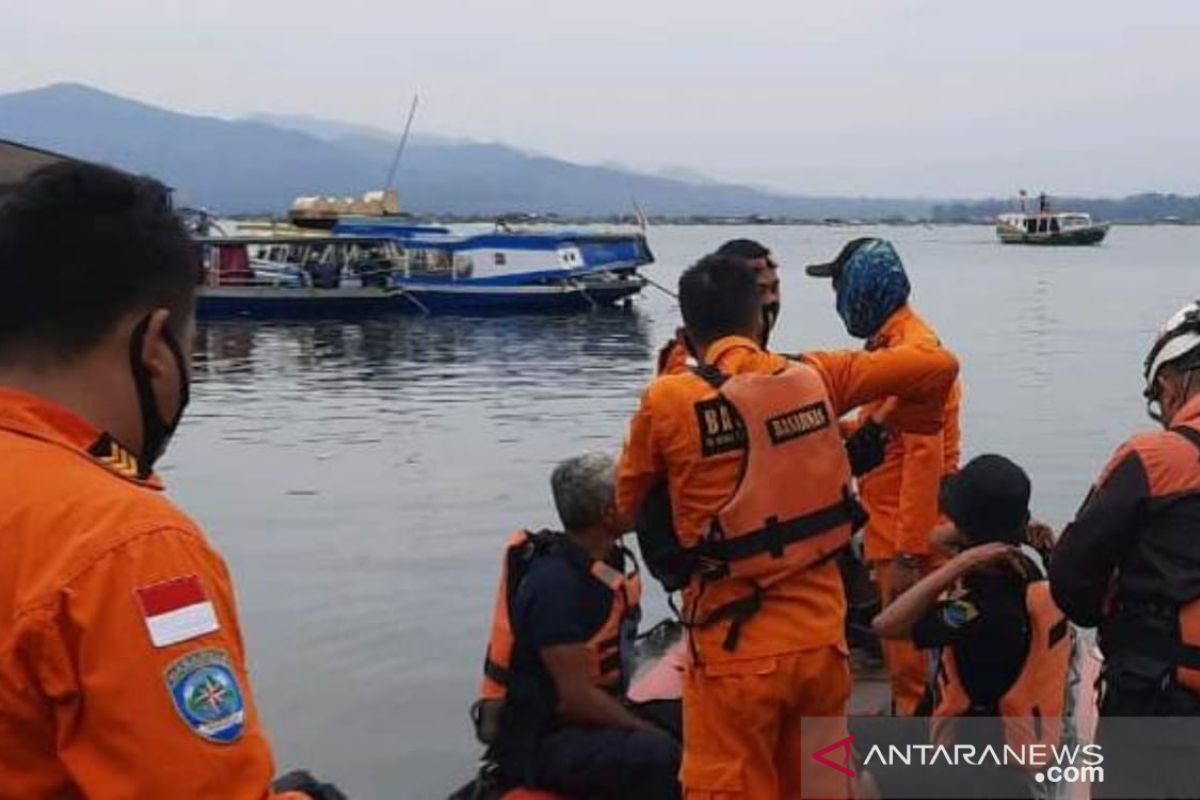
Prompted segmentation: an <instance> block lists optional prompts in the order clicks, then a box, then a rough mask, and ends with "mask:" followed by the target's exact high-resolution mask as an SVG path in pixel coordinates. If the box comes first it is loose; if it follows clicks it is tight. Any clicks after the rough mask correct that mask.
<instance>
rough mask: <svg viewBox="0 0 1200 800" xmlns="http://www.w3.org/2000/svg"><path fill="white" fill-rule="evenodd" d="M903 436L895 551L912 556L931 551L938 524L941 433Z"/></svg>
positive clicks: (907, 434) (941, 472)
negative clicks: (934, 530)
mask: <svg viewBox="0 0 1200 800" xmlns="http://www.w3.org/2000/svg"><path fill="white" fill-rule="evenodd" d="M900 436H901V448H900V449H901V452H903V454H904V455H903V457H902V460H901V462H900V503H899V510H898V514H897V518H896V550H897V551H898V552H901V553H910V554H912V555H928V554H929V553H930V552H932V543H931V542H930V540H929V534H930V532H931V531H932V530H933V528H934V526H935V525H936V524H937V521H938V494H939V490H940V488H941V481H942V474H943V472H944V470H943V468H942V454H943V447H942V437H941V435H940V434H915V433H903V434H901V435H900Z"/></svg>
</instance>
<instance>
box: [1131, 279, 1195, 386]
mask: <svg viewBox="0 0 1200 800" xmlns="http://www.w3.org/2000/svg"><path fill="white" fill-rule="evenodd" d="M1189 354H1193V355H1195V356H1197V358H1195V359H1192V360H1194V361H1195V362H1196V363H1195V364H1194V365H1189V366H1194V367H1196V368H1200V300H1193V301H1192V302H1190V303H1188V304H1187V305H1186V306H1184V307H1183V308H1181V309H1179V311H1177V312H1175V315H1174V316H1172V317H1171V318H1170V319H1169V320H1167V324H1166V325H1164V326H1163V327H1162V330H1160V331H1159V332H1158V337H1157V338H1155V340H1154V345H1153V346H1152V347H1151V348H1150V352H1149V354H1147V356H1146V363H1145V368H1144V372H1143V374H1144V376H1145V378H1146V392H1145V394H1146V398H1147V399H1148V400H1150V401H1151V402H1153V401H1155V400H1157V399H1158V389H1157V387H1156V386H1155V381H1156V379H1157V378H1158V372H1159V370H1160V369H1162V368H1163V367H1164V366H1165V365H1167V364H1170V363H1171V362H1173V361H1178V360H1179V359H1181V358H1183V357H1184V356H1187V355H1189Z"/></svg>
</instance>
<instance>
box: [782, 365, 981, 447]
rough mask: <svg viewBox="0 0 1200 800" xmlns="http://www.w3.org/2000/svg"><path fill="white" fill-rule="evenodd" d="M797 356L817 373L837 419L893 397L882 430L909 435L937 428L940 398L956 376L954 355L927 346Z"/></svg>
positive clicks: (942, 402)
mask: <svg viewBox="0 0 1200 800" xmlns="http://www.w3.org/2000/svg"><path fill="white" fill-rule="evenodd" d="M803 358H804V361H805V362H806V363H808V364H810V365H812V366H813V367H815V368H816V369H817V370H818V371H820V372H821V374H822V376H823V377H824V379H825V385H826V386H827V387H828V389H829V396H830V399H831V400H832V401H833V404H834V408H835V411H836V413H837V415H838V416H841V415H843V414H845V413H846V412H848V411H850V410H851V409H854V408H857V407H858V406H861V405H865V404H867V403H872V402H875V401H877V400H882V399H884V398H886V397H896V398H898V399H899V400H900V401H902V402H901V404H900V405H898V406H897V408H896V410H895V412H894V413H893V414H892V415H891V416H890V417H889V419H888V427H890V428H896V429H899V430H903V431H907V432H914V433H929V434H931V433H936V432H937V431H938V430H939V429H940V428H941V425H942V417H943V414H944V409H945V403H946V397H947V396H948V394H949V392H950V390H951V387H953V385H954V381H955V379H956V378H957V377H958V359H956V358H955V357H954V354H953V353H951V352H950V351H949V350H946V349H945V348H942V347H937V346H934V345H929V344H915V345H898V346H896V347H889V348H884V349H880V350H834V351H823V352H812V353H805V354H804V356H803Z"/></svg>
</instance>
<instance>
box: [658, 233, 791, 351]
mask: <svg viewBox="0 0 1200 800" xmlns="http://www.w3.org/2000/svg"><path fill="white" fill-rule="evenodd" d="M716 254H717V255H719V256H727V257H729V258H730V259H737V260H740V261H742V262H743V263H745V264H746V266H748V267H750V269H752V270H754V280H755V283H756V284H757V285H758V292H759V296H760V297H761V298H762V317H763V328H762V330H763V332H762V338H761V344H762V346H763V347H764V348H766V346H767V342H768V341H769V340H770V338H771V331H772V329H773V328H774V327H775V323H776V322H778V321H779V312H780V309H781V304H780V283H779V265H778V264H777V263H776V262H775V259H774V258H772V257H771V251H770V249H768V248H767V246H766V245H764V244H763V243H762V242H758V241H755V240H754V239H730V240H729V241H727V242H725V243H724V244H722V245H721V246H720V247H718V248H717V250H716ZM689 358H692V359H693V360H694V355H693V354H691V353H689V352H688V348H687V339H686V337H685V336H684V335H683V328H679V329H678V330H676V332H675V337H674V338H672V339H671V341H669V342H667V343H666V344H665V345H663V347H662V349H661V350H659V352H658V372H659V374H660V375H665V374H669V373H672V372H680V371H683V370H686V369H687V367H688V359H689Z"/></svg>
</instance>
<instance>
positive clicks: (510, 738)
mask: <svg viewBox="0 0 1200 800" xmlns="http://www.w3.org/2000/svg"><path fill="white" fill-rule="evenodd" d="M613 479H614V464H613V460H612V458H611V457H609V456H607V455H604V454H600V453H592V454H587V455H583V456H579V457H576V458H571V459H568V460H566V461H564V462H562V463H561V464H559V465H558V467H557V468H555V470H554V472H553V474H552V476H551V479H550V483H551V489H552V491H553V494H554V503H555V506H556V507H557V509H558V514H559V517H560V519H561V521H562V524H563V532H561V533H558V532H555V533H552V532H547V531H543V532H540V533H531V532H529V531H517V532H516V533H515V534H514V535H513V536H512V537H511V538H510V540H509V542H508V545H507V547H506V549H505V557H504V566H503V572H502V576H501V579H500V588H499V591H498V593H497V597H496V606H495V612H494V615H493V622H492V634H491V639H490V641H489V643H488V651H487V659H486V661H485V667H484V678H483V684H482V687H481V691H480V702H479V703H478V704H477V705H476V709H475V712H474V716H475V719H476V724H477V733H478V734H479V738H480V739H481V740H482V741H483V742H484V743H485V744H487V745H489V751H488V759H489V760H491V761H493V762H494V763H495V765H496V766H497V767H498V768H499V772H500V775H501V777H502V779H503V782H505V783H508V784H516V785H520V786H524V787H528V788H533V789H545V790H551V791H555V792H560V793H563V794H566V795H567V796H569V797H588V798H601V800H609V799H612V800H638V798H645V800H669V798H671V797H676V796H678V794H679V784H678V780H677V778H676V775H677V773H678V771H679V761H680V747H679V743H678V741H676V739H674V738H672V736H671V735H669V734H668V733H667V732H665V731H664V730H663V729H661V728H659V727H657V726H656V725H655V724H653V723H652V722H650V721H648V720H647V719H644V718H643V717H640V716H638V715H637V714H636V713H634V711H633V710H631V708H630V707H628V705H627V704H626V703H625V691H626V689H627V688H628V683H629V678H630V676H631V672H632V647H633V640H634V638H635V637H636V635H637V623H638V620H639V618H640V614H641V612H640V606H639V599H640V594H641V579H640V576H639V574H638V572H637V564H636V562H635V561H634V559H633V555H632V553H630V552H629V551H628V550H626V549H625V548H624V547H622V546H621V545H620V539H621V536H622V535H623V534H624V533H626V532H627V530H628V529H627V528H626V527H623V526H622V525H621V524H619V520H618V517H617V514H616V507H615V504H614V485H613Z"/></svg>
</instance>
